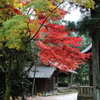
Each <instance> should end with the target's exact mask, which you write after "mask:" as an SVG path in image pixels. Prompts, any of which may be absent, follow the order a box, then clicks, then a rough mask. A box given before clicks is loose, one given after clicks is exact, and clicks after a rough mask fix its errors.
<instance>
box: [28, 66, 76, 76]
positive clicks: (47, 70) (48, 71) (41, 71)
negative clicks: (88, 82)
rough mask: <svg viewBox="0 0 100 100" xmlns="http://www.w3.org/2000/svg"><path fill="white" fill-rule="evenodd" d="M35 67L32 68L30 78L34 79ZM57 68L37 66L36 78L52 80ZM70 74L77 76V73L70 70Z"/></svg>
mask: <svg viewBox="0 0 100 100" xmlns="http://www.w3.org/2000/svg"><path fill="white" fill-rule="evenodd" d="M34 68H35V67H34V66H33V67H32V68H31V70H30V72H29V75H28V78H33V77H34ZM55 70H56V68H54V67H47V66H37V67H36V70H35V78H50V77H51V76H52V75H53V73H54V71H55ZM68 72H69V73H74V74H77V72H76V71H72V70H69V71H68Z"/></svg>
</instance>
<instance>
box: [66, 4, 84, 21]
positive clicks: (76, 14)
mask: <svg viewBox="0 0 100 100" xmlns="http://www.w3.org/2000/svg"><path fill="white" fill-rule="evenodd" d="M66 4H67V5H66V7H65V8H64V10H66V11H68V12H69V13H68V14H66V15H65V17H64V19H65V20H68V21H78V20H79V19H81V18H82V15H81V13H80V8H70V9H69V7H70V5H69V4H68V2H66Z"/></svg>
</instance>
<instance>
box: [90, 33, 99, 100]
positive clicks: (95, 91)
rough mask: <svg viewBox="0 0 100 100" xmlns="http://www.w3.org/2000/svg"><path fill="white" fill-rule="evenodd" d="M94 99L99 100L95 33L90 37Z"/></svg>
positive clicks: (97, 54)
mask: <svg viewBox="0 0 100 100" xmlns="http://www.w3.org/2000/svg"><path fill="white" fill-rule="evenodd" d="M92 55H93V88H94V96H93V97H94V99H93V100H100V78H99V77H100V76H99V75H100V74H99V51H98V38H97V34H95V36H94V37H93V38H92Z"/></svg>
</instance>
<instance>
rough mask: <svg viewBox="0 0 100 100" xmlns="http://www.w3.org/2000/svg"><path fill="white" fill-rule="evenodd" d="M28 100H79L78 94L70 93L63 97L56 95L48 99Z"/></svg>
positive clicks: (35, 99) (30, 99)
mask: <svg viewBox="0 0 100 100" xmlns="http://www.w3.org/2000/svg"><path fill="white" fill-rule="evenodd" d="M27 100H77V93H69V94H63V95H54V96H46V97H35V98H32V97H30V98H28V99H27Z"/></svg>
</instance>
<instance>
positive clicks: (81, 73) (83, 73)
mask: <svg viewBox="0 0 100 100" xmlns="http://www.w3.org/2000/svg"><path fill="white" fill-rule="evenodd" d="M76 72H78V74H75V75H74V76H73V82H74V83H77V84H80V85H86V84H89V64H88V63H87V64H85V65H81V66H80V68H79V69H77V70H76Z"/></svg>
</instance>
